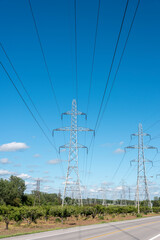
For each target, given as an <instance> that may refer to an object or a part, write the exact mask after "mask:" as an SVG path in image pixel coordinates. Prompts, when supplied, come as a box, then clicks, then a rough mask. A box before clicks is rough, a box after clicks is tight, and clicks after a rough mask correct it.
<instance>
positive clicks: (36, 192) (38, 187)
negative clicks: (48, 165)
mask: <svg viewBox="0 0 160 240" xmlns="http://www.w3.org/2000/svg"><path fill="white" fill-rule="evenodd" d="M34 192H35V199H34V205H35V204H36V201H38V203H39V204H40V179H39V178H38V179H37V180H36V190H35V191H34Z"/></svg>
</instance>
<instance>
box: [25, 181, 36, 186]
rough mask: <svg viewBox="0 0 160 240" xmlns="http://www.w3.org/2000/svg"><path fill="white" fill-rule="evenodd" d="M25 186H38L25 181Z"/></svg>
mask: <svg viewBox="0 0 160 240" xmlns="http://www.w3.org/2000/svg"><path fill="white" fill-rule="evenodd" d="M25 184H26V185H27V186H28V185H31V186H35V185H36V183H35V182H27V181H25Z"/></svg>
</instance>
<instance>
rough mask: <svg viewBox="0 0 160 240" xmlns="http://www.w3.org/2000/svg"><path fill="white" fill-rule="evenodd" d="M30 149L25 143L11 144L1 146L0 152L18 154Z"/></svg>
mask: <svg viewBox="0 0 160 240" xmlns="http://www.w3.org/2000/svg"><path fill="white" fill-rule="evenodd" d="M27 148H29V147H28V146H27V145H26V144H25V143H17V142H11V143H6V144H3V145H0V152H16V151H19V150H25V149H27Z"/></svg>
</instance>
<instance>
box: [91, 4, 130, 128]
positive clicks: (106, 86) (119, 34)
mask: <svg viewBox="0 0 160 240" xmlns="http://www.w3.org/2000/svg"><path fill="white" fill-rule="evenodd" d="M128 3H129V0H127V3H126V7H125V11H124V14H123V18H122V22H121V26H120V30H119V33H118V38H117V42H116V46H115V50H114V54H113V57H112V61H111V66H110V70H109V74H108V77H107V82H106V85H105V89H104V93H103V96H102V101H101V104H100V109H99V112H98V117H97V120H96V124H95V130H96V128H97V124H98V120H99V117H100V114H101V111H102V106H103V102H104V98H105V95H106V91H107V88H108V83H109V80H110V75H111V71H112V67H113V63H114V59H115V56H116V52H117V47H118V43H119V40H120V36H121V32H122V27H123V23H124V19H125V16H126V12H127V7H128Z"/></svg>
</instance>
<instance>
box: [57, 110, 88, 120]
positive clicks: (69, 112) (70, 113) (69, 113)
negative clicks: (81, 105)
mask: <svg viewBox="0 0 160 240" xmlns="http://www.w3.org/2000/svg"><path fill="white" fill-rule="evenodd" d="M74 114H75V115H82V116H85V119H86V120H87V114H86V113H83V112H80V111H77V112H76V113H74ZM63 115H73V112H72V111H67V112H64V113H62V114H61V119H63Z"/></svg>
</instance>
